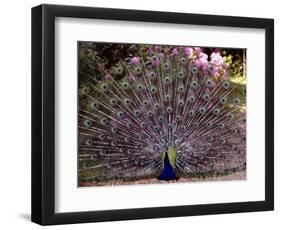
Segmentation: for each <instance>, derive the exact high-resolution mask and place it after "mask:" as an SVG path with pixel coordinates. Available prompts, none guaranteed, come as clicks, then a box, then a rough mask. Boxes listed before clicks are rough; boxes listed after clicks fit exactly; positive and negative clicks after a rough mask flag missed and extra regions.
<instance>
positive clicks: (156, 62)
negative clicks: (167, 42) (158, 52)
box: [152, 58, 160, 67]
mask: <svg viewBox="0 0 281 230" xmlns="http://www.w3.org/2000/svg"><path fill="white" fill-rule="evenodd" d="M159 65H160V60H159V58H156V59H155V60H153V61H152V66H156V67H158V66H159Z"/></svg>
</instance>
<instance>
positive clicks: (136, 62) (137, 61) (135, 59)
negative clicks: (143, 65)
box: [131, 57, 140, 65]
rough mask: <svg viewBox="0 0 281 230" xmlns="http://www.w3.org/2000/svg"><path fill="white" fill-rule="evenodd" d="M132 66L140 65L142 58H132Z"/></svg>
mask: <svg viewBox="0 0 281 230" xmlns="http://www.w3.org/2000/svg"><path fill="white" fill-rule="evenodd" d="M131 64H135V65H139V64H140V58H139V57H133V58H131Z"/></svg>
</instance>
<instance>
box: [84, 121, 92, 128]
mask: <svg viewBox="0 0 281 230" xmlns="http://www.w3.org/2000/svg"><path fill="white" fill-rule="evenodd" d="M84 125H85V126H86V127H87V128H89V127H90V126H91V125H92V122H91V121H90V120H85V122H84Z"/></svg>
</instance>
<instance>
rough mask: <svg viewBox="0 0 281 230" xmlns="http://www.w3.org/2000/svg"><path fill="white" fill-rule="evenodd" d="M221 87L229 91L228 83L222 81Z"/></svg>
mask: <svg viewBox="0 0 281 230" xmlns="http://www.w3.org/2000/svg"><path fill="white" fill-rule="evenodd" d="M222 87H223V88H224V89H229V87H230V83H229V81H224V82H223V83H222Z"/></svg>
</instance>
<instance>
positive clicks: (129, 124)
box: [126, 121, 133, 129]
mask: <svg viewBox="0 0 281 230" xmlns="http://www.w3.org/2000/svg"><path fill="white" fill-rule="evenodd" d="M126 126H127V128H128V129H131V128H132V127H133V124H132V122H130V121H129V122H127V125H126Z"/></svg>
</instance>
